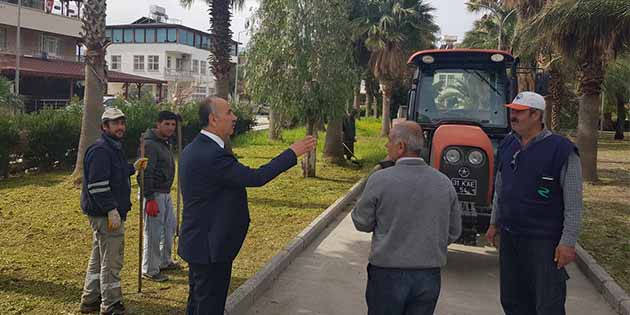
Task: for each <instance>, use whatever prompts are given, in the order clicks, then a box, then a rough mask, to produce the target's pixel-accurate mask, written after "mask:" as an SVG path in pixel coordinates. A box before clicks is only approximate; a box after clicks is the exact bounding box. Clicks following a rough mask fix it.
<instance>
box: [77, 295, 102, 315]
mask: <svg viewBox="0 0 630 315" xmlns="http://www.w3.org/2000/svg"><path fill="white" fill-rule="evenodd" d="M100 309H101V298H100V297H99V298H98V300H96V301H95V302H94V303H90V304H85V303H83V302H81V305H79V312H81V314H90V313H96V312H98V311H99V310H100Z"/></svg>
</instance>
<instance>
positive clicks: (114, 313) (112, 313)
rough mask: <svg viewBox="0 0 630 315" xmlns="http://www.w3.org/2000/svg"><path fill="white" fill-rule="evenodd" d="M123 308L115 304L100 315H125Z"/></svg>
mask: <svg viewBox="0 0 630 315" xmlns="http://www.w3.org/2000/svg"><path fill="white" fill-rule="evenodd" d="M125 314H127V312H126V311H125V306H124V305H123V304H122V303H121V302H116V304H114V305H112V307H111V308H110V309H109V311H107V312H101V315H125Z"/></svg>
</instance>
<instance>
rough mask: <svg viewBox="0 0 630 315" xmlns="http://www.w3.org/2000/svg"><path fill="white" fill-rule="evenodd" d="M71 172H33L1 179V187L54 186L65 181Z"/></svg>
mask: <svg viewBox="0 0 630 315" xmlns="http://www.w3.org/2000/svg"><path fill="white" fill-rule="evenodd" d="M69 175H70V174H69V173H68V172H67V171H56V172H51V173H33V174H28V175H24V176H20V177H13V178H9V179H0V189H15V188H20V187H24V186H35V187H52V186H55V185H58V184H60V183H62V182H64V181H65V180H66V179H67V178H68V176H69Z"/></svg>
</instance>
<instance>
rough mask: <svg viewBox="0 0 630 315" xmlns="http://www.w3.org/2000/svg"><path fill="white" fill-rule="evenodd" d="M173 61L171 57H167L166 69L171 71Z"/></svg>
mask: <svg viewBox="0 0 630 315" xmlns="http://www.w3.org/2000/svg"><path fill="white" fill-rule="evenodd" d="M171 60H172V58H171V56H167V57H166V69H171V67H172V66H171V64H172V62H171Z"/></svg>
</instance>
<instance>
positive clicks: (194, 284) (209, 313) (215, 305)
mask: <svg viewBox="0 0 630 315" xmlns="http://www.w3.org/2000/svg"><path fill="white" fill-rule="evenodd" d="M188 267H189V271H188V285H189V291H188V306H187V307H186V315H223V311H224V309H225V300H226V299H227V293H228V289H229V287H230V277H231V276H232V262H228V263H213V264H208V265H205V264H203V265H200V264H188Z"/></svg>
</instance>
